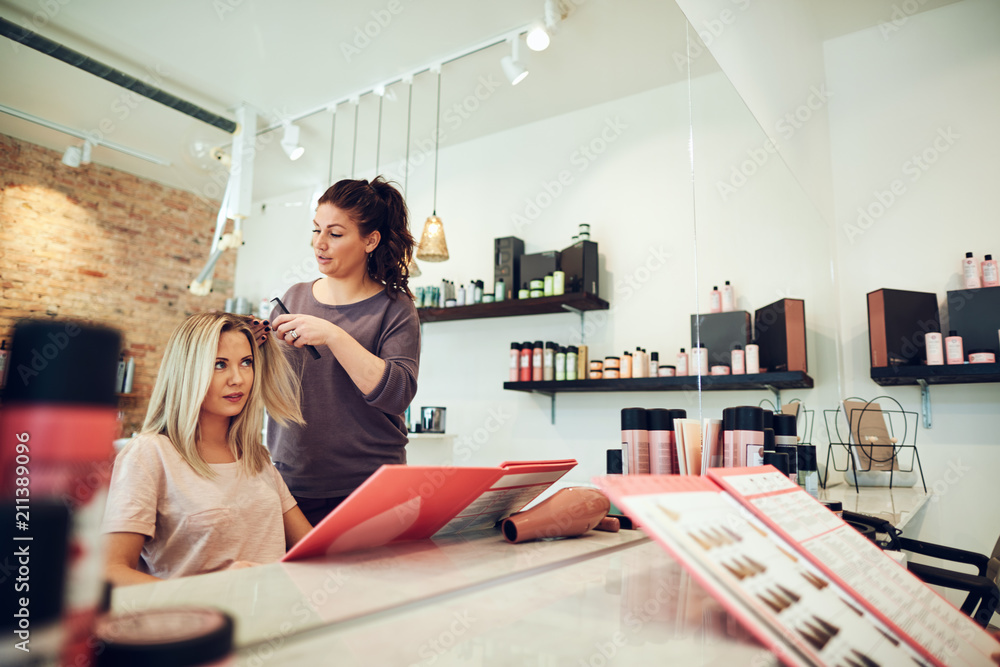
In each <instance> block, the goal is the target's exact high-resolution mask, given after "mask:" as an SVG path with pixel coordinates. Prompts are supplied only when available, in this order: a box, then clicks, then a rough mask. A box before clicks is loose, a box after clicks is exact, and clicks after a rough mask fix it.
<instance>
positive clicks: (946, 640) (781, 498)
mask: <svg viewBox="0 0 1000 667" xmlns="http://www.w3.org/2000/svg"><path fill="white" fill-rule="evenodd" d="M709 477H710V478H711V479H713V480H715V481H716V482H717V483H718V484H719V485H720V486H721V487H722V488H723V489H725V490H726V491H727V492H728V493H730V494H731V495H732V496H733V497H734V498H736V500H738V501H739V502H740V503H742V504H743V505H744V506H745V507H746V508H747V509H748V510H750V511H751V512H753V513H754V514H755V515H756V516H758V517H760V519H761V520H762V521H764V522H765V523H766V524H767V525H768V526H770V527H771V528H772V529H774V530H775V531H776V532H778V533H779V534H781V535H782V536H783V537H784V538H785V539H787V540H789V541H791V542H793V543H794V544H796V545H798V548H799V551H800V553H802V554H803V555H805V556H806V557H808V558H810V559H811V560H813V562H815V563H816V564H817V565H818V566H819V567H820V568H821V569H822V570H823V571H824V573H825V574H826V575H827V576H829V577H831V578H833V579H835V580H837V581H838V582H839V583H840V584H841V585H842V586H843V587H845V588H847V589H849V590H853V591H854V592H855V595H856V597H858V598H859V599H860V600H861V601H862V602H863V603H864V604H866V606H867V607H868V608H869V609H870V610H871V611H873V612H874V613H876V614H877V615H879V616H880V617H881V618H882V619H883V620H885V621H886V622H887V623H888V624H889V625H891V626H893V627H895V628H897V630H898V631H899V632H901V633H905V636H907V637H909V638H912V641H913V642H914V643H915V644H916V645H919V646H920V647H921V649H922V651H923V653H924V655H927V656H933V657H934V658H936V659H937V661H939V662H940V663H941V664H946V665H977V664H981V665H990V664H994V665H995V664H996V663H995V662H993V661H992V660H991V659H990V656H991V654H993V653H995V652H998V651H1000V644H998V642H997V640H995V639H993V638H992V637H991V636H990V635H989V634H987V633H986V632H985V631H983V629H982V628H980V627H979V626H978V625H976V624H975V623H974V622H973V621H972V619H970V618H969V617H968V616H966V615H965V614H963V613H962V612H961V611H959V610H958V609H956V608H955V607H954V606H952V605H951V604H950V603H949V602H948V601H947V600H945V599H944V598H942V597H941V596H940V595H938V594H937V593H936V592H935V591H934V590H933V589H931V588H930V587H929V586H927V585H926V584H925V583H924V582H922V581H921V580H920V579H918V578H917V577H916V576H914V575H913V574H911V573H910V572H909V570H907V569H906V568H905V567H900V565H899V564H898V563H897V562H896V561H894V560H893V559H892V558H890V557H889V556H887V555H886V554H884V553H883V552H882V550H881V549H879V548H878V547H877V546H875V545H874V544H873V543H872V542H871V541H870V540H868V539H866V538H865V537H864V536H863V535H861V534H860V533H859V532H858V531H856V530H855V529H853V528H851V527H850V526H849V525H847V524H846V523H845V522H844V521H842V520H841V519H840V518H839V517H837V516H836V515H835V514H833V513H832V512H830V511H829V510H828V509H826V508H825V507H824V506H823V505H822V504H821V503H820V502H818V501H817V500H815V499H814V498H813V497H812V496H810V495H809V494H808V493H806V492H805V491H803V490H802V488H801V487H799V486H798V485H796V484H795V483H794V482H792V481H790V480H789V479H788V478H787V477H785V476H784V475H782V474H781V473H780V472H778V471H776V470H775V469H774V468H772V467H770V466H764V467H760V468H742V469H721V468H720V469H713V470H710V471H709Z"/></svg>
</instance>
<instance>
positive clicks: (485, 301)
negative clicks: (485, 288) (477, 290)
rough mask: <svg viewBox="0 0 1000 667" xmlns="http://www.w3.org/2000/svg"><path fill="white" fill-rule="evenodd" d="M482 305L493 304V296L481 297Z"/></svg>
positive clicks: (485, 295)
mask: <svg viewBox="0 0 1000 667" xmlns="http://www.w3.org/2000/svg"><path fill="white" fill-rule="evenodd" d="M482 303H493V295H492V294H484V295H483V301H482Z"/></svg>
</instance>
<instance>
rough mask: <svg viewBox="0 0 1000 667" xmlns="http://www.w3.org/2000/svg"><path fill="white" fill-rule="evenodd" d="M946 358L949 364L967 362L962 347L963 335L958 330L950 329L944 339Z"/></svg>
mask: <svg viewBox="0 0 1000 667" xmlns="http://www.w3.org/2000/svg"><path fill="white" fill-rule="evenodd" d="M944 349H945V358H946V359H947V361H948V365H949V366H955V365H959V364H964V363H965V352H964V351H963V349H962V337H961V336H959V335H958V332H956V331H949V332H948V337H947V338H945V339H944Z"/></svg>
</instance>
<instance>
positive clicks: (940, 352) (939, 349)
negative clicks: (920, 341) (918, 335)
mask: <svg viewBox="0 0 1000 667" xmlns="http://www.w3.org/2000/svg"><path fill="white" fill-rule="evenodd" d="M924 348H925V349H926V351H927V365H928V366H943V365H944V342H943V339H942V338H941V334H939V333H938V332H936V331H928V332H927V333H926V334H924Z"/></svg>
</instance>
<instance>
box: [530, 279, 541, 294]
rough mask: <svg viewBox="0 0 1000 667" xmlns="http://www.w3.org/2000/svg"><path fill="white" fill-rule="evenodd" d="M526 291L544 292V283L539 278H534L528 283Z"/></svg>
mask: <svg viewBox="0 0 1000 667" xmlns="http://www.w3.org/2000/svg"><path fill="white" fill-rule="evenodd" d="M528 289H529V290H531V291H532V292H534V291H535V290H544V289H545V281H544V280H542V279H541V278H535V279H534V280H532V281H531V282H529V283H528Z"/></svg>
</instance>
